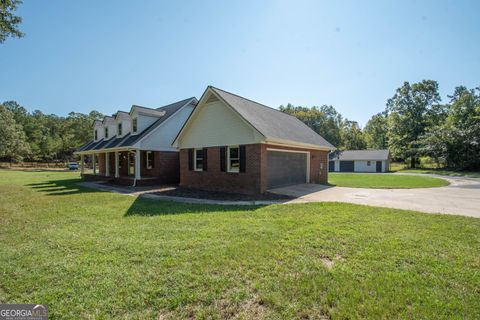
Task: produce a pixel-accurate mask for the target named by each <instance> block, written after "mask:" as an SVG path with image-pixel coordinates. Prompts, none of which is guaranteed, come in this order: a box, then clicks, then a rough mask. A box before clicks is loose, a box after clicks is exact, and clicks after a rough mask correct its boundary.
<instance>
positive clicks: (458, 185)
mask: <svg viewBox="0 0 480 320" xmlns="http://www.w3.org/2000/svg"><path fill="white" fill-rule="evenodd" d="M431 176H436V175H431ZM436 177H439V178H443V179H445V180H448V181H449V182H450V185H449V186H447V187H441V188H419V189H364V188H344V187H330V186H324V185H315V184H299V185H295V186H289V187H283V188H277V189H273V190H270V191H271V192H273V193H279V194H286V195H289V196H294V197H298V198H297V199H295V200H292V201H290V202H291V203H299V202H322V201H332V202H349V203H356V204H366V205H371V206H378V207H387V208H397V209H408V210H417V211H423V212H429V213H447V214H456V215H463V216H470V217H476V218H480V179H477V178H463V177H445V176H436Z"/></svg>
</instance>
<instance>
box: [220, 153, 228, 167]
mask: <svg viewBox="0 0 480 320" xmlns="http://www.w3.org/2000/svg"><path fill="white" fill-rule="evenodd" d="M226 150H227V148H226V147H220V171H222V172H225V168H226V161H225V160H226V159H225V154H226Z"/></svg>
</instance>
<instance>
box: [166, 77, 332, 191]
mask: <svg viewBox="0 0 480 320" xmlns="http://www.w3.org/2000/svg"><path fill="white" fill-rule="evenodd" d="M172 145H173V146H174V147H176V148H178V149H179V150H180V185H181V186H183V187H188V188H198V189H204V190H211V191H222V192H233V193H244V194H255V193H264V192H265V191H267V190H268V189H272V188H276V187H281V186H286V185H292V184H299V183H327V181H328V177H327V175H328V153H329V152H330V151H331V150H333V149H334V147H333V146H332V145H331V144H330V143H329V142H327V141H326V140H325V139H324V138H322V137H321V136H320V135H318V134H317V133H315V132H314V131H313V130H312V129H310V128H309V127H308V126H306V125H305V124H304V123H303V122H301V121H300V120H298V119H297V118H295V117H293V116H290V115H287V114H285V113H283V112H281V111H279V110H276V109H273V108H270V107H267V106H264V105H262V104H259V103H257V102H254V101H251V100H248V99H246V98H243V97H240V96H238V95H235V94H232V93H229V92H226V91H223V90H220V89H218V88H215V87H211V86H209V87H207V89H206V90H205V92H204V94H203V95H202V98H201V99H200V101H199V102H198V104H197V106H196V107H195V109H194V111H193V112H192V113H191V115H190V117H189V118H188V120H187V121H186V122H185V124H184V126H183V128H182V129H181V130H180V132H179V133H178V136H177V137H176V138H175V140H174V142H173V144H172Z"/></svg>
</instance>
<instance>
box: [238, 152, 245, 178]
mask: <svg viewBox="0 0 480 320" xmlns="http://www.w3.org/2000/svg"><path fill="white" fill-rule="evenodd" d="M239 151H240V172H245V146H240V149H239Z"/></svg>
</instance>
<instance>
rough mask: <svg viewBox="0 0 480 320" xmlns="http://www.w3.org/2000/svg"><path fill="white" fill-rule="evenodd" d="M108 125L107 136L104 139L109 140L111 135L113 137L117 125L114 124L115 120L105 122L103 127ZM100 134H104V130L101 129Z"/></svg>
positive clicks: (115, 133)
mask: <svg viewBox="0 0 480 320" xmlns="http://www.w3.org/2000/svg"><path fill="white" fill-rule="evenodd" d="M106 127H108V138H105V139H106V140H110V139H112V138H113V137H115V136H116V135H117V126H116V122H115V121H113V120H112V121H108V122H107V123H105V128H106ZM102 134H105V130H103V133H102Z"/></svg>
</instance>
